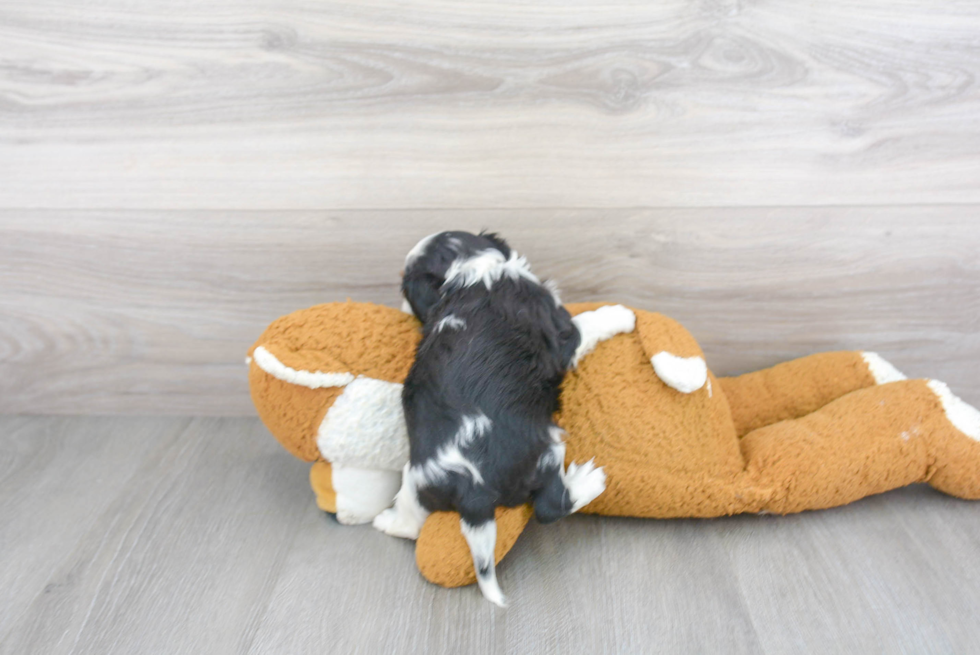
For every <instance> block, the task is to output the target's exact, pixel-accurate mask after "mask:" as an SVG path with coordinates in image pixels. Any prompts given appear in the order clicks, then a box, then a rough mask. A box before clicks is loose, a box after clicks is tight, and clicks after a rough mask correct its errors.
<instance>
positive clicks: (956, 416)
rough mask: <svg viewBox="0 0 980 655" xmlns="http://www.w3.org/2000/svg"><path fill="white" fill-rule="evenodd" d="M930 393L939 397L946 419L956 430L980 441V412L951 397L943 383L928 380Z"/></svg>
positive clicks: (951, 393)
mask: <svg viewBox="0 0 980 655" xmlns="http://www.w3.org/2000/svg"><path fill="white" fill-rule="evenodd" d="M927 384H928V385H929V388H930V389H932V392H933V393H934V394H936V395H937V396H938V397H939V402H941V403H942V406H943V411H945V412H946V418H948V419H949V422H950V423H952V424H953V427H955V428H956V429H957V430H959V431H960V432H962V433H963V434H965V435H966V436H968V437H970V438H971V439H974V440H976V441H980V410H977V408H976V407H973V406H972V405H969V404H967V403H965V402H963V401H962V400H961V399H960V398H958V397H957V396H954V395H953V392H952V391H950V390H949V387H947V386H946V385H945V384H944V383H942V382H940V381H939V380H929V382H928V383H927Z"/></svg>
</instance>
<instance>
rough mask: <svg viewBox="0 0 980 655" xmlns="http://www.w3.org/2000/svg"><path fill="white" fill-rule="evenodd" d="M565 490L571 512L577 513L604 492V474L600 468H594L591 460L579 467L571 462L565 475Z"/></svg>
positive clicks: (593, 462)
mask: <svg viewBox="0 0 980 655" xmlns="http://www.w3.org/2000/svg"><path fill="white" fill-rule="evenodd" d="M565 488H566V489H568V497H569V499H570V500H571V501H572V511H573V512H577V511H579V510H580V509H582V508H583V507H585V506H586V505H588V504H589V503H591V502H592V501H593V500H595V499H596V498H598V496H599V494H601V493H602V492H603V491H605V490H606V473H605V471H603V470H602V468H601V467H599V468H596V466H595V461H594V460H591V459H590V460H589V461H587V462H586V463H585V464H582V465H581V466H579V465H578V464H576V463H575V462H572V463H571V464H569V465H568V471H566V473H565Z"/></svg>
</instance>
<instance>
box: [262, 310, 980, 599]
mask: <svg viewBox="0 0 980 655" xmlns="http://www.w3.org/2000/svg"><path fill="white" fill-rule="evenodd" d="M567 308H568V310H569V312H571V314H572V315H573V316H579V315H581V317H580V318H579V319H578V320H579V321H592V322H593V323H595V324H601V323H602V322H603V320H605V319H606V318H607V317H608V316H610V315H611V314H612V312H611V311H610V308H609V307H606V309H603V303H580V304H571V305H567ZM620 309H622V308H620ZM623 311H630V312H632V314H633V316H635V321H631V322H630V327H631V328H632V329H631V330H629V331H628V332H624V333H620V334H615V333H616V332H617V331H620V332H621V331H622V330H621V329H620V330H617V329H613V330H610V331H609V332H608V333H607V334H606V335H603V336H605V337H608V338H606V339H605V340H604V341H601V342H599V343H597V344H595V345H594V351H593V352H591V353H590V354H588V355H586V356H585V357H584V358H583V359H581V360H580V361H579V363H578V365H577V367H576V368H575V369H574V370H572V371H570V372H569V373H568V375H567V377H566V379H565V382H564V385H563V387H562V397H561V400H562V409H561V411H560V412H559V414H558V415H556V417H555V421H556V423H557V424H558V425H559V426H561V427H562V429H564V430H565V432H566V446H567V447H566V464H567V463H568V462H573V461H576V462H583V461H586V460H589V459H593V458H594V459H595V463H596V465H597V466H602V467H603V468H604V470H605V472H606V485H607V486H606V491H605V492H604V493H603V494H602V495H600V496H599V497H598V498H596V499H595V500H594V501H593V502H592V503H591V504H589V505H588V506H586V507H585V508H583V509H582V511H583V512H585V513H592V514H604V515H614V516H634V517H657V518H669V517H714V516H724V515H730V514H738V513H743V512H771V513H777V514H787V513H792V512H800V511H803V510H808V509H821V508H826V507H834V506H837V505H843V504H845V503H849V502H851V501H854V500H857V499H859V498H862V497H864V496H868V495H871V494H876V493H881V492H884V491H888V490H890V489H895V488H898V487H902V486H905V485H908V484H912V483H916V482H928V483H929V484H930V485H932V486H933V487H935V488H936V489H939V490H940V491H943V492H945V493H947V494H951V495H953V496H958V497H960V498H970V499H976V498H980V412H978V411H977V410H976V409H974V408H973V407H971V406H970V405H968V404H966V403H965V402H963V401H962V400H960V399H959V398H957V397H956V396H954V395H953V394H952V393H950V391H949V389H948V388H947V387H946V385H944V384H943V383H941V382H937V381H934V380H906V379H905V377H904V376H903V375H902V374H901V373H899V372H898V371H897V370H896V369H895V368H894V367H892V366H891V365H890V364H889V363H888V362H886V361H885V360H883V359H882V358H881V357H879V356H877V355H875V354H874V353H862V352H832V353H823V354H818V355H812V356H809V357H804V358H802V359H798V360H794V361H790V362H786V363H783V364H779V365H777V366H774V367H772V368H769V369H765V370H762V371H758V372H755V373H748V374H745V375H741V376H738V377H730V378H717V377H715V376H714V375H713V374H712V373H711V371H710V370H708V368H707V366H706V365H705V362H704V357H703V353H702V352H701V349H700V348H699V347H698V344H697V342H696V341H695V340H694V338H693V337H692V336H691V335H690V334H689V333H688V332H687V331H686V330H685V329H684V328H683V327H681V326H680V325H679V324H678V323H677V322H675V321H673V320H671V319H670V318H667V317H666V316H663V315H660V314H656V313H651V312H646V311H642V310H635V309H634V310H623ZM586 312H590V313H589V314H586ZM619 316H621V314H619ZM419 328H420V324H419V322H418V321H417V320H416V319H415V318H414V317H413V316H411V315H410V314H407V313H404V312H400V311H398V310H395V309H391V308H388V307H382V306H378V305H371V304H364V303H354V302H350V301H348V302H346V303H330V304H325V305H318V306H315V307H311V308H309V309H305V310H302V311H298V312H295V313H292V314H289V315H287V316H284V317H282V318H280V319H278V320H277V321H275V322H273V323H272V325H270V326H269V328H268V329H267V330H266V331H265V333H263V335H262V336H261V337H260V338H259V340H258V341H257V342H256V343H255V345H253V346H252V348H251V349H250V351H249V362H250V369H249V383H250V387H251V393H252V399H253V401H254V403H255V406H256V408H257V410H258V413H259V416H260V417H261V418H262V420H263V422H264V423H265V425H266V426H267V427H268V428H269V430H270V431H271V432H272V434H273V435H274V436H275V437H276V438H277V439H278V440H279V441H280V443H282V445H283V446H285V448H286V449H287V450H288V451H289V452H291V453H292V454H293V455H295V456H297V457H299V458H301V459H304V460H307V461H311V462H314V464H313V468H312V470H311V472H310V480H311V484H312V486H313V489H314V492H315V494H316V499H317V504H318V505H319V507H320V508H322V509H324V510H326V511H329V512H335V513H336V515H337V519H338V520H339V521H340V522H341V523H348V524H356V523H367V522H369V521H371V520H372V519H373V518H374V516H376V515H377V514H378V513H380V512H381V511H383V510H384V509H385V508H387V507H388V506H390V505H391V503H392V500H393V498H394V495H395V493H396V492H397V490H398V488H399V484H400V479H401V470H402V467H403V466H404V465H405V463H406V462H407V461H408V437H407V434H406V430H405V424H404V417H403V415H402V409H401V385H402V382H403V381H404V379H405V376H406V375H407V373H408V370H409V367H410V366H411V363H412V358H413V356H414V352H415V347H416V345H417V343H418V341H419V339H420V337H421V334H420V330H419ZM599 332H601V330H599ZM593 333H597V332H596V331H595V330H593ZM531 514H532V511H531V510H530V508H529V507H526V506H524V507H517V508H510V509H507V508H500V509H498V511H497V526H498V527H497V530H498V537H497V548H496V557H497V561H499V560H500V559H501V558H502V557H503V556H504V554H506V552H507V551H508V550H509V549H510V548H511V546H513V544H514V542H515V541H516V540H517V537H518V536H519V535H520V533H521V531H522V530H523V528H524V526H525V524H526V523H527V521H528V520H529V518H530V516H531ZM416 561H417V564H418V566H419V569H420V571H421V572H422V574H423V575H424V576H425V577H426V578H427V579H429V580H430V581H432V582H435V583H437V584H440V585H443V586H460V585H464V584H471V583H473V582H474V581H475V580H476V578H475V573H474V571H473V564H472V559H471V556H470V552H469V549H468V547H467V545H466V542H465V540H464V539H463V537H462V535H461V533H460V530H459V517H458V515H456V514H454V513H448V512H437V513H435V514H433V515H431V516H430V517H429V518H428V520H427V521H426V524H425V526H424V527H423V528H422V531H421V534H420V535H419V539H418V541H417V544H416Z"/></svg>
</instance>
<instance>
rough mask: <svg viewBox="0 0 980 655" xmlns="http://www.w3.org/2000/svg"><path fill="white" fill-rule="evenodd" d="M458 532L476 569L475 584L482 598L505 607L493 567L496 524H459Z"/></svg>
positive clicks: (461, 522) (491, 522) (492, 522)
mask: <svg viewBox="0 0 980 655" xmlns="http://www.w3.org/2000/svg"><path fill="white" fill-rule="evenodd" d="M459 527H460V530H461V531H462V533H463V537H465V538H466V543H467V544H469V547H470V554H471V555H472V556H473V568H475V569H476V582H477V584H478V585H480V591H481V592H482V593H483V597H484V598H486V599H487V600H489V601H490V602H491V603H493V604H494V605H496V606H497V607H507V599H506V598H505V597H504V592H503V591H502V590H501V589H500V585H499V584H498V583H497V569H496V566H495V565H494V561H493V560H494V548H496V546H497V522H496V521H495V520H493V519H490V520H489V521H487V522H486V523H484V524H483V525H477V526H473V525H470V524H469V523H467V522H466V521H460V522H459Z"/></svg>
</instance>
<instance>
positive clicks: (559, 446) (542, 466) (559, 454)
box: [538, 443, 565, 471]
mask: <svg viewBox="0 0 980 655" xmlns="http://www.w3.org/2000/svg"><path fill="white" fill-rule="evenodd" d="M564 466H565V444H563V443H553V444H551V445H550V446H548V449H547V450H545V451H544V452H543V453H541V457H539V458H538V470H539V471H547V470H549V469H552V468H555V467H558V468H563V467H564Z"/></svg>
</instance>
